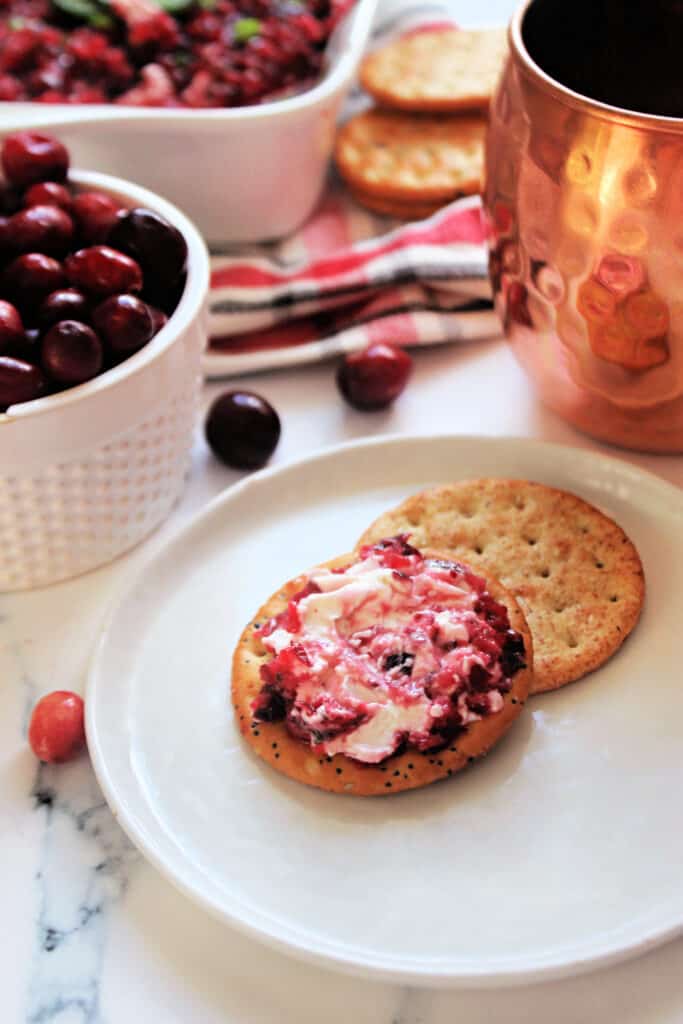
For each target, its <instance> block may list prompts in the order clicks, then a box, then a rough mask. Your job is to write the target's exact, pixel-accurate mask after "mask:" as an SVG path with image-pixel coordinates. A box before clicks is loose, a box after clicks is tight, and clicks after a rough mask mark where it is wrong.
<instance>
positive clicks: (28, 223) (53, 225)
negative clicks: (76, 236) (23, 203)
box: [9, 206, 74, 256]
mask: <svg viewBox="0 0 683 1024" xmlns="http://www.w3.org/2000/svg"><path fill="white" fill-rule="evenodd" d="M9 232H10V240H11V243H12V245H13V247H14V250H15V252H43V253H46V254H47V255H48V256H64V255H65V254H66V253H67V252H68V251H69V246H70V244H71V239H72V238H73V233H74V225H73V221H72V220H71V217H70V216H69V214H68V213H67V212H66V211H65V210H62V209H60V208H59V206H29V207H28V209H26V210H20V211H19V213H15V214H14V216H13V217H10V222H9Z"/></svg>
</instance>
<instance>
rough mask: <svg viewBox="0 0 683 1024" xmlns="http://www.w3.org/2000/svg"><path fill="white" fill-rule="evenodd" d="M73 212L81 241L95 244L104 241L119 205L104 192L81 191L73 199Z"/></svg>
mask: <svg viewBox="0 0 683 1024" xmlns="http://www.w3.org/2000/svg"><path fill="white" fill-rule="evenodd" d="M73 212H74V218H75V220H76V224H77V226H78V233H79V237H80V240H81V242H82V243H83V244H85V245H97V244H98V243H100V242H104V241H106V238H107V235H108V234H109V232H110V231H111V229H112V227H113V226H114V224H115V222H116V219H117V217H118V215H119V213H120V212H121V206H120V204H119V203H117V202H116V200H115V199H112V198H111V196H108V195H105V193H104V192H81V193H79V195H77V196H76V197H75V198H74V200H73Z"/></svg>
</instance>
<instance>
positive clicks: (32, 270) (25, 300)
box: [1, 252, 66, 312]
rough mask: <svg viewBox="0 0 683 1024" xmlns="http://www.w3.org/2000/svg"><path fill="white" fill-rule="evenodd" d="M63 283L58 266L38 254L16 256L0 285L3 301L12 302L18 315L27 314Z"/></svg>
mask: <svg viewBox="0 0 683 1024" xmlns="http://www.w3.org/2000/svg"><path fill="white" fill-rule="evenodd" d="M65 284H66V277H65V275H64V270H63V269H62V265H61V263H59V262H58V261H57V260H55V259H53V258H52V257H51V256H45V255H44V254H43V253H40V252H29V253H25V254H24V255H23V256H17V258H16V259H15V260H12V262H11V263H10V264H9V266H8V267H6V269H5V272H4V274H3V275H2V282H1V286H2V288H3V289H4V292H5V294H6V296H7V298H8V299H10V300H11V301H12V302H16V303H17V305H18V306H19V308H20V309H21V310H22V312H24V311H25V310H28V311H29V312H30V311H31V310H32V309H34V308H35V307H36V306H37V305H38V304H39V303H40V302H42V300H43V299H44V298H45V296H46V295H49V294H50V292H54V291H56V290H57V289H58V288H62V287H63V286H64V285H65Z"/></svg>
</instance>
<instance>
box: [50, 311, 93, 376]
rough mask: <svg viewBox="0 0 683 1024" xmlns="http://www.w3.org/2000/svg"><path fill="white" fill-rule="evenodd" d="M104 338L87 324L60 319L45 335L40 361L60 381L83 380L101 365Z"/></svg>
mask: <svg viewBox="0 0 683 1024" xmlns="http://www.w3.org/2000/svg"><path fill="white" fill-rule="evenodd" d="M103 363H104V355H103V351H102V342H101V341H100V339H99V338H98V337H97V335H96V334H95V332H94V331H93V329H92V328H91V327H88V325H87V324H82V323H79V322H78V320H60V321H59V323H57V324H54V325H53V326H52V327H51V328H50V330H49V331H48V332H47V334H46V335H45V337H44V338H43V343H42V346H41V364H42V367H43V370H44V371H45V373H46V374H47V375H48V377H50V378H51V379H52V380H54V381H56V382H57V383H58V384H68V385H76V384H84V383H85V381H87V380H92V378H93V377H96V376H97V374H98V373H99V372H100V370H101V369H102V365H103Z"/></svg>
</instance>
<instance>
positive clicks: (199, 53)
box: [0, 0, 354, 107]
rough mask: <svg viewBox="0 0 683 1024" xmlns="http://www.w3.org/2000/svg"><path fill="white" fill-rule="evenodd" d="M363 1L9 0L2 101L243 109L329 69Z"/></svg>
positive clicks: (0, 21)
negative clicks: (330, 55) (341, 28)
mask: <svg viewBox="0 0 683 1024" xmlns="http://www.w3.org/2000/svg"><path fill="white" fill-rule="evenodd" d="M353 2H354V0H158V2H156V0H111V2H109V0H0V101H2V100H5V101H33V102H41V103H110V102H114V103H120V104H128V105H132V106H148V107H235V106H244V105H248V104H254V103H259V102H260V101H262V100H263V99H266V98H273V97H276V96H277V95H279V94H280V95H281V94H287V93H289V92H290V91H291V90H294V89H298V88H301V87H303V86H305V85H307V84H310V83H311V82H312V81H314V80H315V79H316V78H317V77H318V76H319V74H320V71H321V67H322V61H323V53H324V48H325V45H326V43H327V40H328V39H329V36H330V34H331V32H332V30H333V29H334V27H335V26H336V24H337V23H338V21H339V20H340V19H341V17H342V16H343V15H344V14H345V13H346V12H347V11H348V10H349V8H350V7H351V6H352V5H353Z"/></svg>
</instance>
